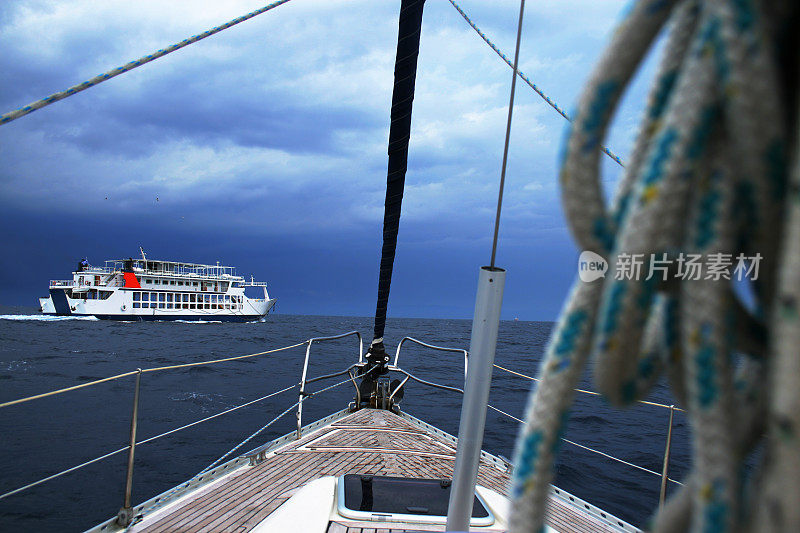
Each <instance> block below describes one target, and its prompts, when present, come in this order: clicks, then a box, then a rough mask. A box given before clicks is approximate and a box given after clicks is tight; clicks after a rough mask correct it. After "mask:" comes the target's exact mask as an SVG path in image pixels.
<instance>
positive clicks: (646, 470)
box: [487, 404, 683, 485]
mask: <svg viewBox="0 0 800 533" xmlns="http://www.w3.org/2000/svg"><path fill="white" fill-rule="evenodd" d="M487 407H488V408H489V409H492V410H493V411H496V412H498V413H500V414H501V415H505V416H507V417H508V418H511V419H513V420H516V421H517V422H519V423H520V424H524V423H525V421H524V420H522V419H519V418H517V417H516V416H514V415H512V414H509V413H506V412H505V411H503V410H501V409H498V408H497V407H495V406H494V405H491V404H487ZM561 440H563V441H564V442H566V443H568V444H572V445H573V446H577V447H578V448H583V449H584V450H587V451H590V452H593V453H596V454H599V455H602V456H603V457H606V458H608V459H613V460H614V461H618V462H620V463H622V464H625V465H628V466H632V467H633V468H638V469H639V470H643V471H645V472H647V473H649V474H654V475H656V476H658V477H661V474H659V473H658V472H655V471H653V470H650V469H648V468H645V467H643V466H639V465H635V464H633V463H629V462H628V461H624V460H622V459H619V458H618V457H614V456H613V455H609V454H607V453H603V452H601V451H600V450H595V449H594V448H589V447H588V446H584V445H583V444H578V443H577V442H573V441H571V440H569V439H565V438H564V437H561ZM667 481H671V482H673V483H676V484H678V485H683V483H681V482H680V481H676V480H674V479H672V478H670V477H667Z"/></svg>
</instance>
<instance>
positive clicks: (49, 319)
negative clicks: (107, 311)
mask: <svg viewBox="0 0 800 533" xmlns="http://www.w3.org/2000/svg"><path fill="white" fill-rule="evenodd" d="M0 320H38V321H40V322H58V321H61V320H99V319H98V318H97V317H94V316H55V315H0Z"/></svg>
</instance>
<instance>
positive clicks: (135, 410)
mask: <svg viewBox="0 0 800 533" xmlns="http://www.w3.org/2000/svg"><path fill="white" fill-rule="evenodd" d="M349 335H356V336H357V337H358V341H359V347H358V350H359V352H358V354H359V363H360V362H362V361H363V341H362V339H361V334H360V333H359V332H357V331H350V332H347V333H343V334H341V335H334V336H330V337H315V338H311V339H308V340H305V341H303V342H300V343H297V344H292V345H290V346H284V347H281V348H275V349H272V350H266V351H263V352H257V353H252V354H246V355H239V356H233V357H226V358H222V359H214V360H211V361H198V362H194V363H181V364H175V365H167V366H161V367H153V368H145V369H141V368H137V369H136V370H133V371H130V372H125V373H122V374H117V375H115V376H109V377H106V378H102V379H97V380H94V381H90V382H87V383H82V384H79V385H73V386H71V387H65V388H62V389H56V390H52V391H49V392H45V393H41V394H36V395H33V396H27V397H24V398H18V399H16V400H11V401H7V402H3V403H0V409H1V408H5V407H10V406H13V405H18V404H22V403H27V402H30V401H34V400H37V399H41V398H47V397H50V396H56V395H60V394H64V393H67V392H71V391H75V390H78V389H83V388H86V387H92V386H95V385H99V384H101V383H107V382H110V381H116V380H119V379H122V378H125V377H128V376H134V375H135V376H136V378H135V382H134V389H133V405H132V412H131V426H130V433H129V443H128V445H126V446H124V447H122V448H119V449H116V450H114V451H112V452H109V453H106V454H104V455H101V456H99V457H95V458H93V459H90V460H88V461H85V462H83V463H80V464H78V465H75V466H72V467H70V468H67V469H64V470H62V471H60V472H57V473H55V474H52V475H50V476H47V477H44V478H41V479H39V480H37V481H34V482H32V483H28V484H27V485H24V486H22V487H18V488H16V489H13V490H10V491H7V492H5V493H3V494H0V499H4V498H7V497H9V496H12V495H14V494H18V493H20V492H23V491H25V490H27V489H30V488H33V487H35V486H37V485H41V484H42V483H46V482H48V481H51V480H53V479H56V478H58V477H61V476H63V475H66V474H68V473H71V472H74V471H76V470H80V469H82V468H84V467H87V466H89V465H91V464H94V463H97V462H99V461H102V460H104V459H107V458H109V457H112V456H115V455H118V454H120V453H124V452H126V451H127V452H128V461H127V463H126V476H125V487H124V496H123V506H122V508H121V509H120V511H119V513H118V514H117V523H118V524H120V525H122V526H127V525H129V524H130V523H131V521H132V519H133V507H132V487H133V473H134V458H135V452H136V447H137V446H141V445H143V444H146V443H148V442H152V441H155V440H157V439H160V438H163V437H166V436H168V435H172V434H173V433H176V432H178V431H181V430H184V429H188V428H190V427H193V426H196V425H198V424H201V423H203V422H207V421H209V420H212V419H214V418H218V417H220V416H223V415H226V414H228V413H231V412H233V411H237V410H239V409H242V408H244V407H247V406H250V405H253V404H255V403H257V402H260V401H263V400H266V399H267V398H271V397H273V396H276V395H277V394H280V393H283V392H286V391H289V390H291V389H293V388H295V387H300V391H301V393H300V398H299V400H298V402H297V403H295V404H294V405H292V406H291V407H289V409H287V410H285V411H284V412H283V413H281V414H280V415H278V416H277V417H275V418H274V419H272V420H271V421H270V422H269V423H268V424H267V425H266V426H264V427H262V428H261V429H259V430H258V431H257V432H256V433H254V434H252V435H251V436H250V437H248V438H247V439H245V440H244V441H243V442H241V443H240V444H238V445H237V446H236V447H235V448H233V449H232V450H231V451H229V452H228V453H227V454H225V455H224V456H222V457H221V458H220V459H218V460H217V461H216V462H215V463H212V465H211V466H209V467H207V468H206V469H204V470H203V472H205V471H207V470H208V469H209V468H211V467H213V466H214V465H215V464H217V463H218V462H219V461H221V460H223V459H224V458H225V457H227V456H228V455H230V454H231V453H233V452H234V451H235V450H237V449H238V448H239V447H241V446H242V445H244V444H245V443H246V442H248V441H249V440H250V439H252V438H254V437H255V436H256V435H258V434H259V433H261V432H262V431H263V430H265V429H266V428H267V427H269V426H270V425H271V424H273V423H274V422H276V421H277V420H278V419H280V418H282V417H283V416H284V415H286V414H288V413H289V412H291V410H292V409H293V408H295V407H297V415H296V416H297V419H298V424H299V423H300V420H301V417H302V403H303V401H304V400H305V399H307V398H310V397H313V396H315V395H317V394H321V393H323V392H326V391H328V390H330V389H333V388H335V387H338V386H341V385H343V384H345V383H348V382H349V381H351V380H353V382H354V383H355V381H354V379H353V376H352V373H351V370H352V369H353V367H355V366H356V365H351V366H350V367H348V368H347V369H345V370H344V371H342V372H337V373H334V374H327V375H323V376H318V377H315V378H312V379H307V371H308V360H309V355H310V350H311V345H312V344H313V343H314V342H322V341H328V340H334V339H340V338H343V337H347V336H349ZM303 345H306V354H305V360H304V363H303V374H302V379H301V381H300V383H297V384H294V385H291V386H289V387H285V388H283V389H281V390H278V391H275V392H272V393H270V394H267V395H266V396H262V397H260V398H256V399H254V400H251V401H248V402H245V403H243V404H240V405H237V406H235V407H232V408H230V409H226V410H224V411H221V412H219V413H216V414H213V415H211V416H207V417H205V418H202V419H200V420H195V421H194V422H190V423H188V424H184V425H183V426H180V427H177V428H173V429H171V430H168V431H165V432H163V433H160V434H158V435H154V436H152V437H149V438H146V439H144V440H141V441H137V440H136V439H137V428H138V422H139V399H140V389H141V377H142V374H145V373H151V372H160V371H166V370H174V369H181V368H191V367H196V366H203V365H211V364H217V363H224V362H229V361H239V360H243V359H248V358H252V357H258V356H262V355H268V354H274V353H277V352H281V351H285V350H290V349H292V348H298V347H300V346H303ZM347 373H350V377H349V378H348V379H346V380H344V381H341V382H339V383H336V384H334V385H331V386H328V387H325V388H323V389H321V390H318V391H315V392H311V393H308V392H306V391H305V386H306V385H307V384H309V383H314V382H317V381H321V380H323V379H328V378H331V377H334V376H339V375H343V374H347ZM300 435H301V431H300V429H299V426H298V433H297V438H300Z"/></svg>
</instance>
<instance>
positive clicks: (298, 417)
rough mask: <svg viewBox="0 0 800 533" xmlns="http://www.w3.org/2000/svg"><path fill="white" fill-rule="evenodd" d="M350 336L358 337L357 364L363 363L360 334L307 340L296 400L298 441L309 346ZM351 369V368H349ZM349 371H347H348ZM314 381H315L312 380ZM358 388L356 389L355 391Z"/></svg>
mask: <svg viewBox="0 0 800 533" xmlns="http://www.w3.org/2000/svg"><path fill="white" fill-rule="evenodd" d="M350 335H355V336H357V337H358V362H359V364H360V363H362V362H363V359H364V341H363V339H362V338H361V333H359V332H358V331H348V332H347V333H342V334H340V335H332V336H330V337H315V338H312V339H308V340H307V341H306V342H308V347H306V357H305V360H304V361H303V375H302V377H301V378H300V395H299V396H300V397H299V399H298V400H297V415H296V416H297V438H298V439H299V438H300V437H301V436H302V434H303V426H302V424H303V397H304V396H305V395H306V383H307V381H306V374H307V373H308V358H309V356H310V355H311V345H312V344H314V343H315V342H324V341H332V340H336V339H341V338H344V337H348V336H350ZM351 368H352V367H351ZM348 370H349V369H348ZM314 381H316V379H315V380H314ZM357 389H358V387H356V390H357Z"/></svg>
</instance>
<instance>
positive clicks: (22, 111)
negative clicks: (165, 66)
mask: <svg viewBox="0 0 800 533" xmlns="http://www.w3.org/2000/svg"><path fill="white" fill-rule="evenodd" d="M287 2H289V0H279V1H277V2H273V3H271V4H269V5H266V6H264V7H262V8H260V9H256V10H255V11H251V12H250V13H248V14H246V15H242V16H241V17H237V18H235V19H233V20H230V21H228V22H226V23H225V24H221V25H219V26H215V27H214V28H211V29H210V30H207V31H204V32H203V33H200V34H197V35H194V36H192V37H189V38H188V39H184V40H182V41H181V42H179V43H175V44H173V45H170V46H168V47H166V48H162V49H160V50H158V51H156V52H153V53H152V54H150V55H146V56H143V57H140V58H139V59H136V60H134V61H131V62H129V63H126V64H124V65H122V66H120V67H117V68H115V69H112V70H109V71H108V72H105V73H103V74H99V75H97V76H95V77H93V78H90V79H88V80H86V81H84V82H83V83H79V84H78V85H73V86H72V87H70V88H68V89H66V90H63V91H59V92H57V93H53V94H51V95H50V96H47V97H45V98H42V99H41V100H36V101H35V102H31V103H30V104H28V105H26V106H25V107H21V108H19V109H16V110H14V111H10V112H8V113H6V114H4V115H2V116H0V125H3V124H7V123H9V122H11V121H12V120H16V119H18V118H20V117H22V116H25V115H27V114H29V113H33V112H34V111H36V110H37V109H41V108H43V107H45V106H47V105H50V104H52V103H53V102H57V101H59V100H63V99H64V98H66V97H68V96H72V95H73V94H76V93H79V92H81V91H84V90H86V89H88V88H89V87H94V86H95V85H98V84H99V83H102V82H104V81H106V80H109V79H111V78H113V77H115V76H119V75H120V74H122V73H125V72H128V71H130V70H133V69H135V68H136V67H140V66H142V65H144V64H145V63H149V62H151V61H154V60H156V59H158V58H159V57H163V56H165V55H167V54H169V53H171V52H174V51H175V50H179V49H181V48H183V47H184V46H188V45H190V44H194V43H196V42H197V41H200V40H202V39H205V38H206V37H211V36H212V35H214V34H215V33H219V32H221V31H222V30H227V29H228V28H230V27H231V26H235V25H237V24H239V23H240V22H244V21H246V20H249V19H251V18H253V17H255V16H258V15H260V14H262V13H266V12H267V11H269V10H270V9H273V8H276V7H278V6H280V5H283V4H285V3H287Z"/></svg>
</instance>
